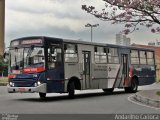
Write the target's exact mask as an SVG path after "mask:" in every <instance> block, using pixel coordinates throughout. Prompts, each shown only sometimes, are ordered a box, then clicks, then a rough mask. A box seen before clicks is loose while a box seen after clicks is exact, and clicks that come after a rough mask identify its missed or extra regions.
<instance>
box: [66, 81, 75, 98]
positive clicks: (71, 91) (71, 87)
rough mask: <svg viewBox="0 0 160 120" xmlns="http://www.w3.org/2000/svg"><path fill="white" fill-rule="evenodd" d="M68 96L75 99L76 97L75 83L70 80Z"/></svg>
mask: <svg viewBox="0 0 160 120" xmlns="http://www.w3.org/2000/svg"><path fill="white" fill-rule="evenodd" d="M68 96H69V98H71V99H73V98H74V97H75V84H74V82H70V83H69V86H68Z"/></svg>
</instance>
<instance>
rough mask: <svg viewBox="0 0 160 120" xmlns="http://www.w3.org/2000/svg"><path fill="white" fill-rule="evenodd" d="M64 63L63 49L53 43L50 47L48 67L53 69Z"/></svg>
mask: <svg viewBox="0 0 160 120" xmlns="http://www.w3.org/2000/svg"><path fill="white" fill-rule="evenodd" d="M61 63H62V50H61V48H60V47H59V46H58V45H53V46H50V47H49V48H48V67H49V69H53V68H55V67H56V66H60V64H61Z"/></svg>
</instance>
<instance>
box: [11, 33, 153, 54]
mask: <svg viewBox="0 0 160 120" xmlns="http://www.w3.org/2000/svg"><path fill="white" fill-rule="evenodd" d="M28 39H43V40H44V41H56V42H64V43H73V44H84V45H95V46H104V47H106V46H109V47H116V48H123V49H138V50H149V51H154V49H153V48H141V47H138V46H137V47H136V46H123V45H116V44H108V43H97V42H88V41H83V40H70V39H63V38H55V37H47V36H30V37H22V38H18V39H14V40H12V41H16V40H20V41H21V40H28ZM12 41H11V42H12Z"/></svg>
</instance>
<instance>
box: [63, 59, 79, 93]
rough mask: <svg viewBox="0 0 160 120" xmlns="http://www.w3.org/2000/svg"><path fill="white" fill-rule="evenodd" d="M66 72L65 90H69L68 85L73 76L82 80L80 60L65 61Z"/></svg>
mask: <svg viewBox="0 0 160 120" xmlns="http://www.w3.org/2000/svg"><path fill="white" fill-rule="evenodd" d="M64 66H65V67H64V68H65V69H64V73H65V77H64V78H65V86H64V91H65V92H67V87H68V82H69V80H70V79H71V78H73V77H74V78H77V79H79V80H80V82H81V81H82V80H81V75H80V69H79V67H80V66H81V65H80V64H79V63H78V62H76V63H64Z"/></svg>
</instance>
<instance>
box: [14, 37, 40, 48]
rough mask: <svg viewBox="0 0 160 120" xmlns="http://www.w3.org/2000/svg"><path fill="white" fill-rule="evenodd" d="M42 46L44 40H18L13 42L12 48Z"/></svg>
mask: <svg viewBox="0 0 160 120" xmlns="http://www.w3.org/2000/svg"><path fill="white" fill-rule="evenodd" d="M30 44H42V39H29V40H16V41H12V42H11V47H14V46H18V45H30Z"/></svg>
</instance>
